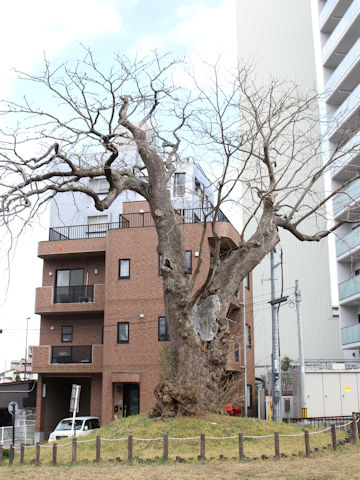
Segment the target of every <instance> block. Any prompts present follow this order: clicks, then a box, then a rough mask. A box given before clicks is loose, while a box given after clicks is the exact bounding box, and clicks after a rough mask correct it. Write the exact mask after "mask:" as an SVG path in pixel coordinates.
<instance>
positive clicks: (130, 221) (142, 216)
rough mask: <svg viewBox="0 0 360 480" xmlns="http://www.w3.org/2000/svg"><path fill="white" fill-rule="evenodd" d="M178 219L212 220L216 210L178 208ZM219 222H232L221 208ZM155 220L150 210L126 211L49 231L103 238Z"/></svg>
mask: <svg viewBox="0 0 360 480" xmlns="http://www.w3.org/2000/svg"><path fill="white" fill-rule="evenodd" d="M176 215H177V219H178V223H179V224H185V223H187V224H190V223H202V222H204V221H205V220H206V222H211V221H212V220H213V219H214V216H215V212H214V211H213V209H212V208H211V209H210V208H207V209H206V208H204V209H203V208H192V209H179V210H177V214H176ZM217 221H218V222H227V223H230V221H229V219H228V218H227V217H226V215H225V214H224V213H223V212H222V211H221V210H219V211H218V213H217ZM153 226H154V220H153V218H152V216H151V213H150V212H143V213H126V214H121V215H119V221H118V222H112V223H99V224H91V225H70V226H66V227H52V228H50V231H49V240H50V241H56V240H77V239H83V238H101V237H106V232H107V231H108V230H117V229H123V228H142V227H153Z"/></svg>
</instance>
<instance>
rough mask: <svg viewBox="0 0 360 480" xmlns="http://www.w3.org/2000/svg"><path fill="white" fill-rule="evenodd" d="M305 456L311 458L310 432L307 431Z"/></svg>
mask: <svg viewBox="0 0 360 480" xmlns="http://www.w3.org/2000/svg"><path fill="white" fill-rule="evenodd" d="M304 434H305V455H306V457H307V458H309V457H310V437H309V432H308V430H305V432H304Z"/></svg>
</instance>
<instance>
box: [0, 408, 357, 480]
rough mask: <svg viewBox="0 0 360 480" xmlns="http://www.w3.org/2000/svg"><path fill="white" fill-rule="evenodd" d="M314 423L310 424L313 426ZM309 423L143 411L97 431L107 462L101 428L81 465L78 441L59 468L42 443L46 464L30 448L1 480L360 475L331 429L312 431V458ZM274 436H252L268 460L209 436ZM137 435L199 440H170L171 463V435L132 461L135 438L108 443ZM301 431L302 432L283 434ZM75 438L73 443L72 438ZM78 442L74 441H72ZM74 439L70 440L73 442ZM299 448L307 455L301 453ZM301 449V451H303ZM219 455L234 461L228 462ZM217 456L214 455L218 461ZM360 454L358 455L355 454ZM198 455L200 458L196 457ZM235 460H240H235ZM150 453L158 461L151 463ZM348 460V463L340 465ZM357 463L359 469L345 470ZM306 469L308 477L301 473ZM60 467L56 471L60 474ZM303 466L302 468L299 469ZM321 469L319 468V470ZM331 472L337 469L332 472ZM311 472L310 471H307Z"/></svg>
mask: <svg viewBox="0 0 360 480" xmlns="http://www.w3.org/2000/svg"><path fill="white" fill-rule="evenodd" d="M306 428H307V429H308V427H306ZM304 429H305V428H303V427H298V426H296V425H291V424H283V423H274V422H269V421H263V420H258V419H253V418H240V417H238V418H234V417H229V416H223V415H203V416H199V417H196V418H194V417H188V418H186V417H183V418H179V419H175V420H174V419H169V420H154V419H149V418H148V417H146V416H145V415H137V416H133V417H129V418H126V419H121V420H118V421H117V422H113V423H112V424H110V425H106V426H104V427H102V428H101V429H100V430H99V431H97V434H99V435H100V436H101V437H102V446H101V458H102V463H101V465H96V464H94V459H95V434H93V435H92V436H90V435H89V436H87V437H82V438H80V437H79V439H78V442H79V443H78V452H77V466H76V467H73V466H71V447H72V446H71V439H65V440H63V441H60V442H58V465H60V466H59V467H57V468H56V470H54V468H52V467H50V465H51V456H52V445H51V444H50V445H49V444H44V445H43V446H42V447H41V455H40V463H41V468H36V467H34V463H33V462H34V458H35V448H33V447H32V448H27V449H26V450H25V465H24V466H20V465H18V463H19V455H18V454H17V455H16V457H15V466H13V467H11V468H10V467H8V466H5V463H6V464H7V462H8V461H7V459H4V465H3V466H2V467H0V479H16V480H20V479H21V480H22V479H24V480H25V479H26V480H31V479H33V478H34V479H35V478H36V479H42V478H44V479H45V478H46V479H48V478H54V477H55V476H56V478H57V480H62V479H66V480H76V479H80V478H81V479H83V478H87V479H100V478H105V479H107V478H109V479H120V478H121V479H123V478H124V479H125V478H126V479H147V478H149V479H150V478H151V479H169V478H172V479H178V478H179V479H195V478H196V479H197V478H199V479H202V478H210V477H211V478H212V480H216V479H225V478H226V479H227V478H238V477H239V476H240V475H241V478H245V479H250V478H254V479H256V478H259V479H266V478H279V479H281V478H289V479H312V480H325V479H328V478H329V479H332V478H334V479H342V478H346V479H347V480H348V479H355V478H359V480H360V475H359V476H358V477H356V475H355V473H356V472H357V461H358V455H359V450H357V449H356V448H355V447H350V446H346V447H341V449H340V450H341V452H340V453H334V452H332V449H331V448H330V447H329V444H330V443H331V435H330V432H329V431H327V432H325V433H319V434H317V433H315V432H316V431H315V430H313V431H311V429H308V430H310V432H313V433H314V434H313V435H310V443H311V449H313V450H314V449H315V448H316V449H318V452H316V453H315V454H314V458H313V459H305V458H304V454H303V452H304V435H303V431H304ZM275 431H277V432H279V434H280V451H281V452H282V453H286V454H287V455H288V458H287V459H281V460H280V461H274V460H272V459H273V456H274V438H273V434H274V432H275ZM240 432H241V433H243V434H244V436H255V435H256V436H257V435H271V438H257V439H255V438H245V439H244V450H245V455H246V456H247V457H249V458H253V457H257V458H259V457H260V458H261V455H266V456H267V457H269V459H268V460H265V461H263V460H261V459H260V460H258V461H246V462H241V463H239V461H238V460H237V458H238V455H239V450H238V440H237V438H234V439H210V438H208V437H210V436H211V437H227V436H236V435H237V434H238V433H240ZM201 433H204V434H205V435H206V458H207V459H208V460H207V461H206V462H199V461H198V460H197V455H199V453H200V441H199V436H200V434H201ZM129 434H132V435H133V436H134V437H135V438H157V437H162V435H164V434H168V435H169V437H178V438H179V437H180V438H181V437H182V438H184V437H195V436H196V437H198V438H197V439H196V440H169V462H167V463H164V462H163V460H162V458H161V457H162V455H163V441H162V438H161V439H160V440H155V441H139V440H134V451H133V458H134V462H133V465H128V464H127V461H126V459H127V440H124V441H105V439H106V438H107V439H117V438H120V437H124V438H126V439H127V436H128V435H129ZM293 434H300V435H299V436H281V435H293ZM337 436H338V440H341V439H344V437H345V432H342V431H341V432H340V431H337ZM69 440H70V442H69ZM69 443H70V444H69ZM65 444H68V445H65ZM299 452H301V453H300V455H299ZM293 454H297V456H296V457H294V456H293ZM219 455H224V456H225V457H226V458H227V459H226V460H223V461H220V460H219ZM176 456H180V457H182V458H184V459H185V460H186V463H176V464H175V465H174V461H175V458H176ZM116 457H120V458H121V459H122V461H121V463H114V461H115V459H116ZM211 457H213V459H211ZM355 457H357V458H356V460H355ZM190 458H192V459H193V460H189V459H190ZM234 458H235V460H234ZM146 459H151V463H150V464H148V465H144V462H145V461H146ZM340 465H341V467H340ZM347 469H350V470H351V472H352V474H351V475H347V476H346V475H344V472H346V471H347ZM301 471H304V472H305V473H304V475H305V476H301V475H300V472H301ZM55 472H56V473H55ZM294 472H295V473H294ZM315 472H316V473H315ZM329 472H331V473H329ZM306 475H307V476H306Z"/></svg>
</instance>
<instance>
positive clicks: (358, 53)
mask: <svg viewBox="0 0 360 480" xmlns="http://www.w3.org/2000/svg"><path fill="white" fill-rule="evenodd" d="M359 77H360V38H359V39H358V40H357V41H356V42H355V44H354V45H353V46H352V48H351V50H350V51H349V52H348V54H347V55H346V56H345V57H344V58H343V60H342V62H341V63H340V65H338V67H337V68H336V70H335V71H334V72H333V73H332V75H331V77H330V78H329V80H328V81H327V82H326V85H325V92H326V94H327V97H326V102H327V103H330V104H332V105H341V104H342V103H343V102H344V100H345V99H346V98H347V97H348V95H349V94H350V93H351V92H352V91H353V90H354V88H356V86H357V85H358V83H359Z"/></svg>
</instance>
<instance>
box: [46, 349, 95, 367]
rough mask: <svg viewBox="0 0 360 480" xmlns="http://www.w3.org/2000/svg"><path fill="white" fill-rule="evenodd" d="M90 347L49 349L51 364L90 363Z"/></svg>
mask: <svg viewBox="0 0 360 480" xmlns="http://www.w3.org/2000/svg"><path fill="white" fill-rule="evenodd" d="M91 362H92V346H91V345H81V346H69V345H66V346H60V347H51V363H91Z"/></svg>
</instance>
